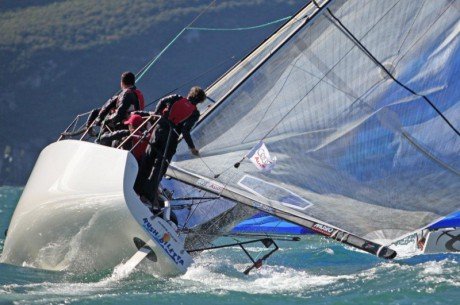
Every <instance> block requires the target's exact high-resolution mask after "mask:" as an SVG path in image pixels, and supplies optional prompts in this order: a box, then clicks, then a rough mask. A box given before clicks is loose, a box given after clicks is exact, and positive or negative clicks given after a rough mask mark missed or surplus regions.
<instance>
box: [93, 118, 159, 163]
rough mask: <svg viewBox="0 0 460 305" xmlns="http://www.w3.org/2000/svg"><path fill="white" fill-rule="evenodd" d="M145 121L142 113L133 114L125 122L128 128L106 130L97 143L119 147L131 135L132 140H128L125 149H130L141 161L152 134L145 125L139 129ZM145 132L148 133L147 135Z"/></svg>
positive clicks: (138, 160)
mask: <svg viewBox="0 0 460 305" xmlns="http://www.w3.org/2000/svg"><path fill="white" fill-rule="evenodd" d="M143 122H144V119H143V118H142V117H141V116H140V115H138V114H132V115H131V116H130V117H129V118H128V119H127V120H126V121H124V122H123V124H124V125H126V126H128V129H121V130H115V131H112V132H106V133H104V134H102V135H101V137H100V138H99V139H98V140H97V143H99V144H102V145H106V146H112V147H117V146H118V145H120V144H121V143H122V142H123V141H124V140H125V139H126V138H127V137H128V136H130V135H131V137H130V140H129V141H126V143H125V144H124V145H123V149H126V150H130V151H131V152H132V154H133V155H134V157H135V158H136V160H137V162H139V163H140V162H141V160H142V157H143V155H144V152H145V150H146V148H147V145H148V139H149V138H150V135H149V134H147V131H146V130H145V129H146V128H145V126H144V127H143V128H140V129H139V130H137V129H138V127H140V126H141V125H142V123H143ZM144 125H145V124H144ZM136 130H137V131H136ZM144 132H145V133H146V134H145V135H144ZM138 142H139V143H138Z"/></svg>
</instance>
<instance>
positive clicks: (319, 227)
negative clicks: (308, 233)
mask: <svg viewBox="0 0 460 305" xmlns="http://www.w3.org/2000/svg"><path fill="white" fill-rule="evenodd" d="M311 229H312V230H314V231H316V232H318V233H321V234H324V235H327V236H331V235H332V233H333V232H334V229H333V228H331V227H328V226H326V225H323V224H320V223H316V224H314V225H313V227H311Z"/></svg>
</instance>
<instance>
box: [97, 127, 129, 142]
mask: <svg viewBox="0 0 460 305" xmlns="http://www.w3.org/2000/svg"><path fill="white" fill-rule="evenodd" d="M126 136H129V130H126V129H124V130H117V131H112V132H106V133H103V134H102V135H101V137H100V138H99V139H98V140H96V143H99V144H101V145H104V146H111V145H112V141H114V140H120V139H123V138H124V137H126Z"/></svg>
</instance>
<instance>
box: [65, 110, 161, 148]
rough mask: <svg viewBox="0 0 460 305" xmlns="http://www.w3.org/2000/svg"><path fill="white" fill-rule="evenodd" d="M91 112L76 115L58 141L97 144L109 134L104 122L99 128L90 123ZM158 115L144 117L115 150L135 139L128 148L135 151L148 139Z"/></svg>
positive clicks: (108, 128) (150, 114) (92, 122)
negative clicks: (102, 137) (106, 133)
mask: <svg viewBox="0 0 460 305" xmlns="http://www.w3.org/2000/svg"><path fill="white" fill-rule="evenodd" d="M91 113H92V111H88V112H85V113H81V114H78V115H77V116H76V117H75V118H74V119H73V121H72V122H71V123H70V124H69V126H67V128H66V129H65V130H64V131H63V132H62V133H61V134H60V136H59V138H58V141H61V140H66V139H73V140H79V141H87V142H91V141H92V142H95V143H97V142H98V140H99V138H100V137H101V135H102V134H103V133H105V132H111V131H112V130H111V129H110V127H109V126H107V125H106V124H105V121H104V122H102V124H101V126H96V125H95V123H94V119H93V118H92V119H93V120H92V121H91V122H90V116H91ZM159 118H160V116H159V115H155V114H152V113H149V115H148V116H144V117H143V118H142V119H143V121H142V123H141V124H140V125H139V126H138V127H137V128H136V129H135V130H133V131H132V132H131V133H130V134H129V135H128V136H127V137H125V138H123V139H122V141H121V143H120V144H119V145H117V146H116V147H115V148H117V149H124V147H125V145H126V143H127V142H128V141H129V140H132V139H133V138H136V140H135V141H132V145H131V146H130V151H132V150H133V149H135V148H136V147H137V146H138V145H139V143H141V142H142V141H143V140H144V139H145V138H146V137H148V136H149V135H150V133H151V131H152V130H153V128H154V127H155V126H156V125H157V123H158V119H159ZM139 131H142V134H141V135H139Z"/></svg>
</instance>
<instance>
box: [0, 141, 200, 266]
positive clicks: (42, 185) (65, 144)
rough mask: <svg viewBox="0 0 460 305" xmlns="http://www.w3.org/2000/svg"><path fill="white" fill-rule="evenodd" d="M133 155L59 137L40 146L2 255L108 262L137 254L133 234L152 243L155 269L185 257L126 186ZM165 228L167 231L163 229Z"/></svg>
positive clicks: (32, 261)
mask: <svg viewBox="0 0 460 305" xmlns="http://www.w3.org/2000/svg"><path fill="white" fill-rule="evenodd" d="M136 173H137V162H136V160H135V159H134V157H133V156H132V155H131V154H130V153H129V152H127V151H123V150H118V149H114V148H109V147H104V146H101V145H96V144H92V143H88V142H81V141H73V140H65V141H60V142H56V143H53V144H51V145H49V146H48V147H46V148H45V149H44V150H43V151H42V153H41V154H40V157H39V158H38V160H37V163H36V164H35V167H34V170H33V172H32V174H31V176H30V178H29V181H28V183H27V185H26V187H25V189H24V192H23V194H22V196H21V199H20V201H19V203H18V205H17V207H16V210H15V212H14V215H13V218H12V220H11V223H10V227H9V229H8V235H7V238H6V240H5V245H4V249H3V253H2V257H1V261H2V262H5V263H9V264H14V265H25V266H31V267H36V268H41V269H48V270H71V271H75V272H88V271H94V270H101V269H108V268H113V267H115V266H116V265H118V264H120V263H121V262H122V261H125V260H127V259H128V258H130V257H131V256H132V255H133V254H134V253H136V251H137V248H136V246H135V244H134V242H133V239H134V238H140V239H141V240H143V241H145V242H147V243H148V245H149V246H150V247H151V248H152V249H153V250H154V252H155V255H156V257H157V262H155V263H153V262H150V261H147V260H146V262H147V263H150V264H151V265H152V268H153V269H154V271H155V272H156V273H158V274H160V275H176V274H181V273H184V272H185V271H186V270H187V267H188V266H189V265H190V264H191V262H192V259H191V257H190V255H189V254H188V253H187V252H185V251H184V250H183V239H182V238H180V237H178V236H177V234H176V232H175V231H174V230H173V229H172V227H171V226H170V225H169V224H168V223H167V222H166V221H164V220H163V219H160V218H155V219H154V218H153V215H152V214H151V213H150V211H149V210H148V209H147V208H146V207H145V206H144V205H143V204H142V203H141V202H140V200H139V199H138V197H137V195H136V194H135V193H134V191H133V189H132V187H133V184H134V180H135V177H136ZM165 233H167V234H166V235H165Z"/></svg>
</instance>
